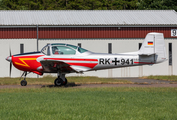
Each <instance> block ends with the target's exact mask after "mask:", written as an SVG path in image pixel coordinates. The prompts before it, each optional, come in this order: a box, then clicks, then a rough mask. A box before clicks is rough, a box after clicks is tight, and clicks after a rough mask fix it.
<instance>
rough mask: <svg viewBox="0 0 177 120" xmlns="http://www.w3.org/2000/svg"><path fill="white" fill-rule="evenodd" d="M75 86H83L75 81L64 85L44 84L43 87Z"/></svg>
mask: <svg viewBox="0 0 177 120" xmlns="http://www.w3.org/2000/svg"><path fill="white" fill-rule="evenodd" d="M75 86H81V84H75V83H74V82H73V83H67V84H66V85H64V86H55V85H43V86H42V87H41V88H43V87H48V88H53V87H56V88H63V87H66V88H67V87H75Z"/></svg>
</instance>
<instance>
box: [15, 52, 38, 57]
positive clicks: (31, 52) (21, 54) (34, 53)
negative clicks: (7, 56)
mask: <svg viewBox="0 0 177 120" xmlns="http://www.w3.org/2000/svg"><path fill="white" fill-rule="evenodd" d="M39 53H41V52H27V53H22V54H16V55H13V56H21V55H29V54H39Z"/></svg>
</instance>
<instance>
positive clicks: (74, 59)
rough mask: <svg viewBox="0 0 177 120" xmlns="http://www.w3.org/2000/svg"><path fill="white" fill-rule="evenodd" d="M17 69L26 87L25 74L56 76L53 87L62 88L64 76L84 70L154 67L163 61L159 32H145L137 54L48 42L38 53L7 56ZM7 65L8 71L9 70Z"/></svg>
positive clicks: (162, 48)
mask: <svg viewBox="0 0 177 120" xmlns="http://www.w3.org/2000/svg"><path fill="white" fill-rule="evenodd" d="M6 60H7V61H9V62H10V63H11V65H12V64H13V65H14V66H15V67H16V68H17V69H19V70H22V71H24V73H23V74H22V76H24V80H22V81H21V85H22V86H26V85H27V81H26V75H27V73H28V72H29V73H30V72H33V73H36V74H38V75H43V74H44V73H57V74H58V78H56V79H55V81H54V84H55V85H56V86H61V85H66V84H67V79H66V78H65V74H68V73H73V72H76V73H82V72H86V71H93V70H101V69H110V68H120V67H129V66H138V65H147V64H156V63H160V62H163V61H165V60H167V58H166V50H165V44H164V37H163V34H162V33H148V34H147V35H146V38H145V40H144V42H143V44H142V46H141V48H140V50H139V51H136V52H129V53H120V54H106V53H93V52H90V51H88V50H86V49H83V48H80V47H78V46H74V45H70V44H63V43H54V44H53V43H52V44H47V45H46V46H45V47H43V48H42V50H41V51H40V52H31V53H23V54H17V55H12V56H11V55H10V56H9V57H7V58H6ZM11 65H10V71H11Z"/></svg>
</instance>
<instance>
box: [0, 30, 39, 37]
mask: <svg viewBox="0 0 177 120" xmlns="http://www.w3.org/2000/svg"><path fill="white" fill-rule="evenodd" d="M36 37H37V33H36V28H0V39H18V38H19V39H22V38H26V39H28V38H36Z"/></svg>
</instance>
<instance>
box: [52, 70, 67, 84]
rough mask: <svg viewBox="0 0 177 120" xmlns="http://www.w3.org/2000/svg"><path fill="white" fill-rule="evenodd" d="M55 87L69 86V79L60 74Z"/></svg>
mask: <svg viewBox="0 0 177 120" xmlns="http://www.w3.org/2000/svg"><path fill="white" fill-rule="evenodd" d="M54 84H55V86H62V85H66V84H67V79H66V78H65V74H59V73H58V78H56V79H55V81H54Z"/></svg>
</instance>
